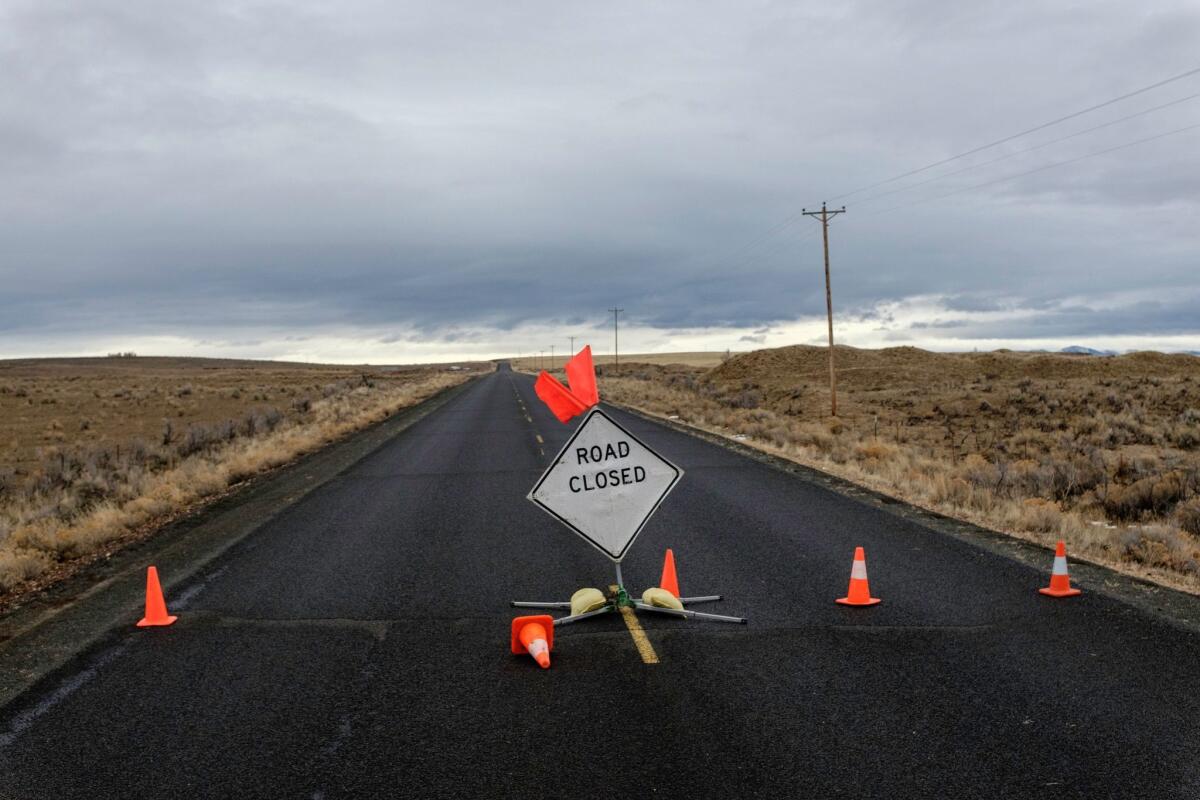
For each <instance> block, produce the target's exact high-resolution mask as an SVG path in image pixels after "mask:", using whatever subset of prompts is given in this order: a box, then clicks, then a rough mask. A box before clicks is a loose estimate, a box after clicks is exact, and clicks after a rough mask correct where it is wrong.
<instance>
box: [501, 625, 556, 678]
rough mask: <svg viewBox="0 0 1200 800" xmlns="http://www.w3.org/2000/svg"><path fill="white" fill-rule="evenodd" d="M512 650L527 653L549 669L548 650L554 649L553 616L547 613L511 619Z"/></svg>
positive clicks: (540, 665)
mask: <svg viewBox="0 0 1200 800" xmlns="http://www.w3.org/2000/svg"><path fill="white" fill-rule="evenodd" d="M510 647H511V648H512V651H513V653H514V654H516V655H520V654H521V653H529V655H531V656H533V660H534V661H536V662H537V663H538V666H539V667H541V668H542V669H550V651H551V650H553V649H554V618H553V617H551V616H550V615H549V614H538V615H536V616H532V617H517V618H516V619H514V620H513V621H512V642H511V643H510Z"/></svg>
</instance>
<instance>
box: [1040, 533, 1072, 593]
mask: <svg viewBox="0 0 1200 800" xmlns="http://www.w3.org/2000/svg"><path fill="white" fill-rule="evenodd" d="M1038 591H1039V592H1041V593H1042V594H1048V595H1050V596H1051V597H1074V596H1075V595H1077V594H1083V592H1081V591H1080V590H1079V589H1072V588H1071V576H1069V575H1068V574H1067V546H1066V545H1065V544H1064V543H1062V542H1059V543H1058V546H1057V547H1056V548H1054V569H1053V570H1051V572H1050V585H1049V586H1048V587H1046V588H1045V589H1038Z"/></svg>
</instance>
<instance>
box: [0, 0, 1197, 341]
mask: <svg viewBox="0 0 1200 800" xmlns="http://www.w3.org/2000/svg"><path fill="white" fill-rule="evenodd" d="M1197 43H1200V6H1197V4H1196V3H1195V0H1178V1H1177V2H1176V1H1174V0H1157V1H1155V0H1152V1H1151V2H1146V3H1129V2H1127V1H1125V0H1122V1H1121V2H1116V1H1115V0H1111V1H1110V0H1080V1H1079V2H1071V3H1068V2H1053V1H1044V2H1039V3H1036V4H1032V3H1013V2H1009V1H1008V0H1005V1H1004V2H991V1H990V0H986V1H982V0H973V1H972V2H969V3H948V2H944V0H912V1H906V2H890V1H889V2H881V1H877V2H860V3H856V2H846V1H845V0H842V1H840V2H836V3H819V4H817V3H812V4H808V3H762V2H746V0H738V2H727V3H709V2H696V0H686V2H679V3H670V2H652V3H647V2H644V0H643V1H642V2H630V3H624V2H604V3H595V2H593V3H573V2H562V0H555V1H554V2H545V3H524V2H501V3H497V2H486V3H483V2H481V3H447V2H430V3H427V4H419V3H411V2H379V3H349V2H342V3H305V2H299V1H298V0H288V2H279V3H241V2H203V3H178V4H173V3H165V2H162V0H145V1H142V0H115V1H114V2H83V1H82V0H81V1H80V2H75V3H63V2H55V1H54V0H32V1H31V2H16V1H14V0H0V75H3V79H2V80H0V279H2V280H3V290H2V291H0V357H3V356H7V357H15V356H26V355H66V354H103V353H105V352H110V351H116V350H135V351H137V352H139V353H141V354H181V355H213V356H246V357H271V358H295V359H306V360H320V361H374V362H405V361H419V360H442V359H449V358H462V357H475V356H479V357H491V356H497V355H504V354H511V353H516V352H523V353H529V352H531V351H537V350H539V349H547V350H548V349H549V346H550V345H551V344H555V346H556V348H557V350H558V352H559V353H560V354H561V353H562V351H563V350H564V349H565V348H566V346H567V337H568V336H571V335H574V336H576V337H577V342H585V341H591V342H593V344H594V346H595V349H596V350H597V351H598V352H609V351H610V350H611V347H612V336H611V321H612V318H611V315H608V314H607V313H606V309H608V308H610V307H612V306H614V305H617V306H620V307H621V308H624V309H625V313H624V315H623V322H622V324H623V326H626V327H625V328H623V330H622V350H629V351H631V352H632V351H639V350H640V351H650V350H659V351H662V350H693V349H710V350H711V349H720V350H724V349H726V348H731V349H733V350H741V349H751V348H755V347H760V346H779V345H785V344H795V343H820V342H821V341H823V336H824V324H825V322H824V283H823V276H822V269H821V243H820V236H819V225H818V224H817V223H815V222H814V221H813V220H812V219H810V218H807V217H803V216H800V215H799V212H800V209H801V208H802V207H807V208H809V209H811V208H813V207H814V206H817V207H819V206H820V203H821V201H822V200H823V199H829V200H830V201H831V203H835V204H836V205H838V206H841V205H842V204H843V203H844V204H845V205H846V206H847V209H848V212H847V213H846V214H845V215H844V216H839V217H837V218H836V220H835V224H833V225H832V226H831V227H830V236H831V251H832V258H833V291H834V303H835V310H836V311H837V312H838V313H839V317H838V318H837V321H836V322H837V331H836V332H837V335H838V338H839V340H840V341H842V342H844V343H847V344H853V345H858V346H871V347H875V346H887V345H896V344H914V345H918V346H923V347H931V348H935V349H967V350H969V349H972V348H976V347H978V348H980V349H985V348H993V347H1004V346H1007V347H1017V348H1037V347H1052V348H1057V347H1061V346H1064V345H1069V344H1083V345H1090V346H1094V347H1112V348H1116V349H1127V348H1158V349H1167V350H1176V349H1192V350H1200V257H1198V254H1200V213H1198V212H1200V129H1192V130H1187V131H1183V132H1179V133H1171V132H1172V131H1178V130H1179V129H1181V128H1186V127H1187V126H1191V125H1197V124H1200V98H1191V96H1192V95H1197V94H1200V74H1196V75H1192V76H1190V77H1187V78H1183V79H1181V80H1177V81H1174V82H1171V83H1169V84H1167V85H1164V86H1161V87H1159V88H1156V89H1153V90H1151V91H1148V92H1143V93H1141V94H1138V95H1137V96H1135V97H1131V98H1129V99H1127V100H1124V101H1121V102H1119V103H1114V104H1112V105H1110V106H1107V107H1105V108H1103V109H1100V110H1097V111H1094V112H1091V113H1088V114H1085V115H1082V116H1079V117H1077V118H1075V119H1072V120H1069V121H1067V122H1064V123H1061V124H1059V125H1054V126H1052V127H1049V128H1046V129H1044V130H1042V131H1038V132H1036V133H1034V134H1031V135H1028V136H1024V137H1020V138H1017V139H1014V140H1012V141H1011V142H1007V143H1005V144H1003V145H1001V146H998V147H994V148H990V149H987V150H984V151H982V152H979V153H977V154H975V155H972V156H970V157H968V158H963V159H959V160H955V161H952V162H950V163H948V164H946V165H944V166H941V167H937V168H935V169H931V170H927V171H925V172H921V173H919V174H917V175H914V176H911V177H909V178H905V179H901V180H897V181H894V182H891V183H887V184H884V185H883V186H879V187H877V188H874V189H868V190H866V191H861V192H858V193H856V194H850V195H849V196H845V197H842V195H846V194H847V193H849V192H852V191H853V190H855V189H859V188H861V187H866V186H871V185H872V184H876V183H878V182H880V181H883V180H886V179H888V178H891V177H893V176H896V175H898V174H901V173H904V172H907V171H909V170H912V169H916V168H919V167H922V166H924V165H927V164H930V163H932V162H936V161H939V160H941V159H945V158H948V157H951V156H954V155H956V154H959V153H962V152H964V151H967V150H971V149H973V148H975V147H976V146H979V145H983V144H987V143H989V142H992V141H995V140H997V139H1000V138H1003V137H1005V136H1007V135H1008V134H1012V133H1017V132H1019V131H1023V130H1026V129H1028V128H1031V127H1034V126H1036V125H1039V124H1040V123H1043V122H1047V121H1049V120H1053V119H1056V118H1058V117H1061V116H1064V115H1066V114H1070V113H1071V112H1074V111H1077V110H1080V109H1083V108H1086V107H1089V106H1092V105H1095V104H1098V103H1102V102H1104V101H1106V100H1110V99H1112V98H1116V97H1118V96H1120V95H1123V94H1126V93H1128V92H1132V91H1135V90H1137V89H1140V88H1142V87H1145V86H1149V85H1150V84H1153V83H1156V82H1158V81H1161V80H1163V79H1165V78H1168V77H1171V76H1174V75H1178V74H1180V73H1183V72H1186V71H1188V70H1190V69H1194V68H1196V67H1200V47H1198V46H1197ZM1181 98H1190V99H1186V100H1183V101H1182V102H1174V101H1177V100H1180V99H1181ZM1168 103H1173V105H1170V106H1168V107H1165V108H1161V109H1157V110H1154V111H1149V112H1148V113H1140V112H1143V111H1147V110H1148V109H1152V108H1155V107H1157V106H1162V105H1165V104H1168ZM1134 114H1138V116H1135V117H1133V118H1131V119H1128V120H1124V121H1120V122H1115V123H1114V124H1111V125H1107V124H1106V123H1109V122H1113V121H1114V120H1118V119H1120V118H1122V117H1126V116H1131V115H1134ZM1101 125H1105V127H1103V128H1101V129H1099V130H1096V131H1091V132H1089V133H1084V134H1082V135H1079V136H1073V137H1072V138H1069V139H1066V140H1064V141H1061V142H1056V143H1055V141H1054V140H1057V139H1061V138H1064V137H1067V136H1071V135H1072V134H1075V133H1077V132H1080V131H1084V130H1086V129H1089V128H1093V127H1097V126H1101ZM1160 134H1170V135H1166V136H1163V137H1162V138H1159V139H1156V140H1154V141H1150V142H1143V143H1141V144H1134V145H1131V146H1129V147H1122V148H1121V149H1115V150H1113V151H1112V152H1109V153H1105V154H1102V155H1098V156H1095V157H1091V158H1085V159H1082V160H1079V161H1077V162H1074V163H1070V164H1066V165H1063V166H1060V167H1054V168H1050V169H1044V170H1041V171H1038V172H1033V173H1031V174H1028V175H1024V176H1022V177H1015V178H1011V179H1007V180H1002V179H1006V178H1010V176H1016V175H1019V174H1021V173H1027V172H1030V171H1031V170H1034V169H1037V168H1039V167H1042V166H1048V165H1052V164H1056V163H1058V162H1062V161H1068V160H1071V159H1076V158H1079V157H1081V156H1086V155H1088V154H1091V153H1096V152H1099V151H1102V150H1108V149H1110V148H1117V147H1119V146H1121V145H1125V144H1129V143H1132V142H1136V141H1138V140H1141V139H1146V138H1149V137H1154V136H1159V135H1160ZM1038 145H1045V146H1041V147H1038ZM1030 148H1036V149H1030ZM1026 150H1028V151H1029V152H1022V151H1026ZM1001 157H1004V158H1003V159H1002V160H1001ZM993 161H994V162H995V163H984V162H993ZM967 167H974V168H972V169H966V168H967ZM950 172H955V173H957V174H954V175H949V176H947V177H945V178H944V179H940V180H930V179H932V178H938V177H939V176H941V175H943V174H945V173H950ZM915 183H921V184H923V185H920V186H916V187H913V188H906V187H908V186H909V185H910V184H915ZM981 184H988V185H986V186H982V187H980V188H970V187H979V186H980V185H981ZM897 189H899V190H901V191H893V190H897ZM960 189H961V190H964V191H957V190H960ZM883 192H891V193H890V194H884V195H882V196H877V195H880V194H881V193H883ZM951 192H956V193H954V194H950V193H951ZM834 198H838V199H836V200H835V199H834Z"/></svg>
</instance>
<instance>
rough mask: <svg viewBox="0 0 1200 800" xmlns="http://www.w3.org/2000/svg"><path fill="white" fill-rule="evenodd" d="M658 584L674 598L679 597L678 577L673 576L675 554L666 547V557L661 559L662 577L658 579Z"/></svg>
mask: <svg viewBox="0 0 1200 800" xmlns="http://www.w3.org/2000/svg"><path fill="white" fill-rule="evenodd" d="M658 586H659V588H660V589H666V590H667V591H668V592H670V593H671V594H673V595H675V597H676V598H678V597H679V578H677V577H675V554H674V553H673V552H671V549H670V548H667V557H666V558H664V559H663V571H662V577H661V578H659V579H658Z"/></svg>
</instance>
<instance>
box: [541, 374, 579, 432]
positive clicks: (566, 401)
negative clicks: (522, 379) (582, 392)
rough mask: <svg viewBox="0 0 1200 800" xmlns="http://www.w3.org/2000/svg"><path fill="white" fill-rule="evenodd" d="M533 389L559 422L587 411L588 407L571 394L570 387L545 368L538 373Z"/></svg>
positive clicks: (567, 420)
mask: <svg viewBox="0 0 1200 800" xmlns="http://www.w3.org/2000/svg"><path fill="white" fill-rule="evenodd" d="M533 390H534V391H535V392H537V396H538V397H540V398H542V402H543V403H545V404H546V405H548V406H549V407H550V410H551V411H553V412H554V416H556V417H558V421H559V422H569V421H570V420H572V419H574V418H575V417H577V416H579V415H580V414H582V413H583V412H584V411H587V408H588V407H587V406H585V405H584V404H583V403H582V402H581V401H580V400H579V398H578V397H576V396H575V395H573V394H571V390H570V389H568V388H567V387H565V386H563V385H562V384H561V383H559V382H558V379H557V378H555V377H554V376H553V375H551V374H550V373H549V372H546V371H545V370H543V371H542V374H541V375H538V379H537V383H535V384H534V385H533Z"/></svg>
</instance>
